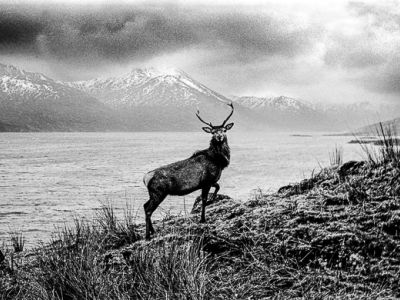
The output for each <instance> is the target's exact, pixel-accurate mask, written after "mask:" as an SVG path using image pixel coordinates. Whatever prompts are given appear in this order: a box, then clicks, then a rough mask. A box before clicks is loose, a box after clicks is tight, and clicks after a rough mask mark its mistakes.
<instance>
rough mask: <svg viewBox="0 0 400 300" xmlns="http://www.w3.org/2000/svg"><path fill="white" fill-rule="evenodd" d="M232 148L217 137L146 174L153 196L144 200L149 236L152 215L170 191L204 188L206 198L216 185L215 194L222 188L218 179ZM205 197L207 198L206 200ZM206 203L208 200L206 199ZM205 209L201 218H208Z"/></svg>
mask: <svg viewBox="0 0 400 300" xmlns="http://www.w3.org/2000/svg"><path fill="white" fill-rule="evenodd" d="M229 162H230V149H229V146H228V140H227V138H226V137H225V138H224V140H223V141H221V142H219V141H217V140H216V139H214V137H213V138H212V139H211V142H210V146H209V148H208V149H204V150H200V151H196V152H195V153H194V154H193V155H192V156H191V157H190V158H188V159H185V160H181V161H178V162H175V163H172V164H169V165H166V166H162V167H160V168H158V169H155V170H153V171H151V172H149V173H147V174H146V176H145V178H144V181H145V184H146V183H147V189H148V191H149V196H150V199H149V201H147V202H146V203H145V204H144V209H145V213H146V238H147V239H149V238H150V233H154V228H153V225H152V223H151V215H152V214H153V212H154V210H156V208H157V207H158V206H159V205H160V203H161V202H162V201H163V200H164V199H165V197H166V196H167V195H180V196H182V195H187V194H190V193H192V192H194V191H196V190H199V189H201V190H202V199H207V197H208V193H209V191H210V189H211V187H215V192H214V195H216V193H217V192H218V190H219V185H218V183H217V182H218V180H219V179H220V177H221V173H222V170H223V169H224V168H226V167H227V166H228V165H229ZM203 201H204V200H203ZM204 207H205V203H204ZM204 214H205V210H204V208H203V210H202V214H201V222H205V215H204Z"/></svg>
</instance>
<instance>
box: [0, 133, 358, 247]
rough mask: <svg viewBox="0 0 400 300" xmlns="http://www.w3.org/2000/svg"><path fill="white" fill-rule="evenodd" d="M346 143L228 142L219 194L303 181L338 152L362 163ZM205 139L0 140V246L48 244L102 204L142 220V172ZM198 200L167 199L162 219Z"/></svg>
mask: <svg viewBox="0 0 400 300" xmlns="http://www.w3.org/2000/svg"><path fill="white" fill-rule="evenodd" d="M348 140H349V137H337V136H323V135H321V134H320V133H319V134H311V136H292V135H290V134H288V133H281V134H269V133H237V132H236V133H235V132H233V133H232V134H230V136H229V144H230V147H231V152H232V157H231V165H230V166H229V167H228V169H226V170H225V171H224V172H223V174H222V178H221V180H220V185H221V190H220V193H223V194H228V195H230V196H231V197H234V198H238V199H241V200H246V199H248V198H249V197H251V196H252V195H254V193H255V190H256V189H258V188H260V189H262V190H264V191H273V190H276V189H277V188H278V187H279V186H281V185H285V184H288V183H290V182H295V181H298V180H301V179H303V178H305V177H308V176H309V175H310V173H311V172H312V171H313V170H314V169H315V170H319V168H320V165H321V166H327V165H329V152H332V151H333V150H334V148H335V147H336V145H337V146H342V147H343V149H344V158H345V160H349V159H360V158H361V157H362V154H361V150H360V148H359V147H358V146H357V145H351V144H347V141H348ZM208 142H209V136H208V135H206V134H204V133H161V132H156V133H0V196H1V198H0V243H1V241H7V240H8V239H9V232H11V231H14V230H17V231H22V232H23V233H24V235H25V237H26V239H27V241H28V244H29V245H34V244H36V243H37V242H38V241H39V240H48V239H49V238H50V236H51V232H53V231H54V230H55V228H56V227H58V226H62V225H63V224H65V222H70V220H71V219H72V217H73V216H76V215H78V216H81V217H86V218H92V217H93V215H94V211H95V209H96V208H99V207H100V206H101V202H105V201H112V202H113V203H114V206H115V207H116V208H117V209H118V210H119V211H121V212H122V209H123V208H125V207H126V205H127V204H128V205H130V206H133V208H134V210H135V211H137V219H138V220H139V221H141V220H142V219H143V212H142V207H143V203H144V202H145V201H147V190H146V189H145V187H144V185H143V182H142V178H143V174H144V173H145V172H146V171H149V170H151V169H154V168H156V167H157V166H161V165H163V164H166V163H170V162H173V161H176V160H180V159H184V158H187V157H188V156H189V155H191V154H192V153H193V152H194V151H195V150H196V149H202V148H206V147H207V146H208ZM198 195H199V192H194V193H193V194H192V195H188V196H185V197H168V198H167V199H166V200H165V201H164V202H163V204H162V205H161V207H160V208H159V209H158V210H157V211H156V213H155V217H160V215H161V214H163V213H166V212H170V213H184V211H185V209H186V210H190V208H191V205H192V203H193V200H194V198H195V197H196V196H198Z"/></svg>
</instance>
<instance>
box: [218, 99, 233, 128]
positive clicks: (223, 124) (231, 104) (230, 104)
mask: <svg viewBox="0 0 400 300" xmlns="http://www.w3.org/2000/svg"><path fill="white" fill-rule="evenodd" d="M228 105H229V106H230V107H231V108H232V110H231V113H230V114H229V116H228V117H227V118H226V119H225V121H224V122H223V123H222V125H221V126H225V123H226V122H227V121H228V120H229V118H230V117H231V116H232V114H233V110H234V108H233V103H232V102H231V103H229V104H228Z"/></svg>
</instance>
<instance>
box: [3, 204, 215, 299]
mask: <svg viewBox="0 0 400 300" xmlns="http://www.w3.org/2000/svg"><path fill="white" fill-rule="evenodd" d="M139 240H141V234H140V233H139V232H138V226H137V225H135V222H134V219H133V215H132V213H131V211H127V212H125V216H124V218H123V219H122V220H120V219H119V218H117V215H116V211H115V209H114V207H113V206H112V205H111V204H106V205H103V206H102V207H101V209H100V210H99V211H98V212H97V214H96V217H95V219H94V221H93V222H88V221H85V220H81V219H78V218H76V219H75V220H74V223H73V224H72V225H69V226H65V227H64V228H62V229H60V230H59V232H58V233H57V234H56V235H54V237H53V240H52V242H51V243H49V244H45V245H43V246H42V247H40V248H39V249H37V250H36V251H37V253H36V254H35V261H34V262H33V263H32V266H31V267H30V270H29V272H28V273H26V274H25V275H24V276H21V277H20V278H21V281H20V282H19V287H20V292H19V296H18V298H19V299H196V300H197V299H205V298H207V297H206V293H207V290H209V289H208V286H209V285H210V279H209V278H208V276H207V274H208V269H209V267H210V266H211V264H210V261H209V259H208V257H207V256H206V255H205V254H204V252H203V251H202V250H201V247H202V240H201V239H196V240H194V241H187V240H183V239H182V237H181V236H180V235H176V237H171V238H170V239H167V240H165V239H164V240H162V241H158V242H157V241H152V242H150V243H149V242H144V241H143V242H139V243H135V244H133V243H134V242H136V241H139ZM123 247H125V248H126V250H123V249H124V248H123ZM114 248H119V249H118V250H114ZM22 277H24V279H23V280H22ZM0 284H1V280H0ZM0 287H1V285H0ZM1 298H2V294H1V293H0V299H1Z"/></svg>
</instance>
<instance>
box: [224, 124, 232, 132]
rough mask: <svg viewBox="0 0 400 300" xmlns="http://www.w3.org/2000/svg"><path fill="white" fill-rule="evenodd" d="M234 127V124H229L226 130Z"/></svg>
mask: <svg viewBox="0 0 400 300" xmlns="http://www.w3.org/2000/svg"><path fill="white" fill-rule="evenodd" d="M232 127H233V123H229V124H227V125H225V129H226V130H229V129H231V128H232Z"/></svg>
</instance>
